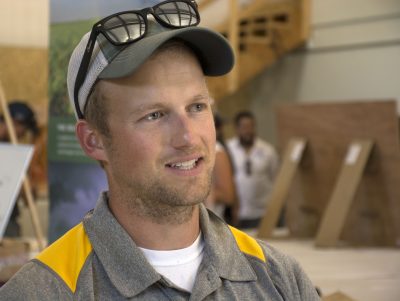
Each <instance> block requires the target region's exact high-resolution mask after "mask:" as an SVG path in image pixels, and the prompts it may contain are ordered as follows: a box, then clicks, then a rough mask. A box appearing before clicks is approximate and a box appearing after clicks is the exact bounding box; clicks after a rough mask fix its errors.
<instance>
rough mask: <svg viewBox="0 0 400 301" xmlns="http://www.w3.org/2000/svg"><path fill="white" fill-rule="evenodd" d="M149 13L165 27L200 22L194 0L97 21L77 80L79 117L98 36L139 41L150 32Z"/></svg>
mask: <svg viewBox="0 0 400 301" xmlns="http://www.w3.org/2000/svg"><path fill="white" fill-rule="evenodd" d="M149 14H151V15H152V16H154V18H155V19H156V20H157V22H158V23H160V24H161V25H163V26H164V27H167V28H172V29H174V28H175V29H176V28H184V27H189V26H196V25H198V24H199V23H200V15H199V12H198V9H197V3H196V2H195V1H194V0H180V1H177V0H167V1H163V2H160V3H158V4H157V5H155V6H153V7H147V8H144V9H141V10H132V11H124V12H119V13H116V14H113V15H111V16H108V17H106V18H104V19H102V20H100V21H98V22H97V23H95V24H94V25H93V27H92V31H91V32H90V36H89V40H88V42H87V45H86V49H85V52H84V54H83V57H82V61H81V64H80V67H79V70H78V74H77V76H76V80H75V87H74V103H75V109H76V112H77V115H78V117H79V118H80V119H83V118H84V115H83V113H82V111H81V109H80V107H79V100H78V94H79V89H80V88H81V86H82V85H83V82H84V80H85V77H86V73H87V71H88V68H89V63H90V59H91V56H92V52H93V49H94V45H95V42H96V39H97V36H98V35H99V34H100V33H101V34H102V35H103V36H104V37H105V38H106V39H107V40H108V41H109V42H110V43H111V44H113V45H115V46H123V45H128V44H131V43H133V42H136V41H138V40H140V39H142V38H143V37H145V36H146V34H147V29H148V20H147V16H148V15H149Z"/></svg>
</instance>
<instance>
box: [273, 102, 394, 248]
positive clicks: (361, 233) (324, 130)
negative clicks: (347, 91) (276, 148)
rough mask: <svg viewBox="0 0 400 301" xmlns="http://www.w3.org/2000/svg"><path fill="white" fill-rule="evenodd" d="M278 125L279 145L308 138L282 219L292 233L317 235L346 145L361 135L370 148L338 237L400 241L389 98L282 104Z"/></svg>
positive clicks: (373, 241)
mask: <svg viewBox="0 0 400 301" xmlns="http://www.w3.org/2000/svg"><path fill="white" fill-rule="evenodd" d="M277 125H278V127H277V128H278V139H279V145H280V147H281V148H282V149H283V148H284V147H285V146H286V145H287V144H288V142H289V140H290V139H292V138H293V137H304V139H306V140H307V148H306V151H305V153H304V156H303V159H302V162H301V164H300V166H299V168H298V171H297V173H296V176H295V179H294V181H293V185H292V187H291V188H290V191H289V193H288V198H287V202H286V223H287V226H288V227H289V230H290V232H291V234H292V235H293V236H296V237H314V236H315V235H316V233H317V231H318V228H319V225H320V222H321V217H322V215H323V213H324V211H325V209H326V207H327V203H328V201H329V200H330V198H331V195H332V193H333V192H334V188H335V185H336V183H337V181H338V177H339V175H340V171H341V169H342V166H343V162H345V160H346V156H349V154H348V151H349V147H350V146H351V144H352V142H353V141H354V140H360V139H361V140H370V141H372V143H373V148H372V150H371V154H370V155H369V157H368V160H367V163H366V168H365V170H364V171H363V173H362V175H361V180H360V182H359V184H358V187H357V189H356V192H355V195H354V198H353V201H352V203H351V207H350V209H349V211H348V213H347V216H346V218H345V223H344V227H343V230H342V233H341V236H340V240H341V241H342V242H348V243H351V244H355V245H391V246H398V245H400V185H399V183H400V144H399V128H398V117H397V110H396V103H395V102H394V101H368V102H351V103H318V104H302V105H284V106H281V107H279V108H278V110H277ZM349 185H350V181H349ZM337 214H341V212H340V210H339V211H338V213H337Z"/></svg>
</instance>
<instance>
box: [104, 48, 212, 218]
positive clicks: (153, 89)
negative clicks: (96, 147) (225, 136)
mask: <svg viewBox="0 0 400 301" xmlns="http://www.w3.org/2000/svg"><path fill="white" fill-rule="evenodd" d="M99 84H100V85H101V86H100V89H101V91H102V93H103V95H104V96H105V97H106V98H107V100H106V102H107V107H108V116H107V122H108V124H109V128H110V133H111V135H110V136H111V137H110V138H109V139H104V141H105V149H106V151H105V153H106V160H105V162H104V166H105V170H106V172H107V174H108V178H109V185H110V198H111V199H113V198H114V197H115V196H117V197H116V198H118V196H123V198H122V199H126V200H128V199H129V200H132V201H134V202H137V201H139V202H140V203H141V204H142V206H145V207H146V208H147V209H148V210H150V211H151V210H154V211H157V210H159V209H158V208H159V207H160V204H161V205H167V206H182V205H183V206H186V205H193V204H198V203H200V202H202V201H203V200H204V199H205V198H206V197H207V195H208V193H209V190H210V185H211V174H212V170H213V166H214V156H215V129H214V123H213V116H212V112H211V108H210V103H209V95H208V90H207V87H206V84H205V79H204V76H203V72H202V69H201V67H200V65H199V63H198V62H197V59H196V58H195V57H194V55H193V54H191V53H190V52H189V51H187V50H184V51H179V50H178V53H176V51H175V52H172V51H164V52H161V53H159V54H158V55H156V56H155V57H153V58H152V59H151V60H148V61H147V62H146V63H145V64H143V65H142V66H141V67H140V68H139V69H138V70H137V71H136V72H135V73H134V74H133V75H132V76H129V77H126V78H122V79H116V80H109V81H101V82H100V83H99ZM113 194H114V195H113Z"/></svg>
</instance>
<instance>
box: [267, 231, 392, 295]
mask: <svg viewBox="0 0 400 301" xmlns="http://www.w3.org/2000/svg"><path fill="white" fill-rule="evenodd" d="M269 243H270V244H271V245H273V246H274V247H276V248H278V249H279V250H281V251H283V252H284V253H286V254H289V255H291V256H293V257H295V258H296V259H297V261H299V262H300V264H301V265H302V267H303V269H304V270H305V271H306V273H307V274H308V275H309V277H310V278H311V280H312V281H313V283H315V285H316V286H318V287H319V288H320V289H321V290H322V292H323V293H324V294H331V293H334V292H336V291H341V292H343V293H345V294H346V295H348V296H349V297H351V298H353V299H355V300H357V301H399V300H400V249H390V248H336V249H318V248H315V247H314V246H313V242H312V241H311V240H308V241H304V240H303V241H302V240H293V239H291V240H282V239H279V240H270V241H269Z"/></svg>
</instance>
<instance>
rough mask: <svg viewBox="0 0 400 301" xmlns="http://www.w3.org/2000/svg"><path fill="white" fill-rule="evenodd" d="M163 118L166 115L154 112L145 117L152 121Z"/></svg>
mask: <svg viewBox="0 0 400 301" xmlns="http://www.w3.org/2000/svg"><path fill="white" fill-rule="evenodd" d="M163 116H164V114H163V113H161V112H153V113H150V114H147V115H146V116H145V119H146V120H149V121H151V120H156V119H159V118H161V117H163Z"/></svg>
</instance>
